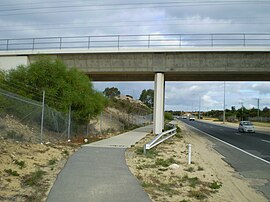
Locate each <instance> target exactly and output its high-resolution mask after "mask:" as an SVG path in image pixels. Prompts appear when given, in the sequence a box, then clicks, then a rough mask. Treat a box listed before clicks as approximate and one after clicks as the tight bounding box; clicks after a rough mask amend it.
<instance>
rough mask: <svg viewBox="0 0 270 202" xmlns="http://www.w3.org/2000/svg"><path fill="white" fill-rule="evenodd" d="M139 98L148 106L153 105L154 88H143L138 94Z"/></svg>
mask: <svg viewBox="0 0 270 202" xmlns="http://www.w3.org/2000/svg"><path fill="white" fill-rule="evenodd" d="M139 100H141V101H142V102H143V103H144V104H145V105H147V106H148V107H153V105H154V90H153V89H148V90H146V89H144V90H143V91H142V93H141V95H140V98H139Z"/></svg>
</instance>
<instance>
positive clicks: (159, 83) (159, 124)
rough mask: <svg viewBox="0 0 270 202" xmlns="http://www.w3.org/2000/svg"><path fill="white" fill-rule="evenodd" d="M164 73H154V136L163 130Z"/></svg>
mask: <svg viewBox="0 0 270 202" xmlns="http://www.w3.org/2000/svg"><path fill="white" fill-rule="evenodd" d="M164 90H165V80H164V73H155V89H154V118H153V122H154V129H153V133H154V134H159V133H161V132H162V130H163V129H164V94H165V93H164Z"/></svg>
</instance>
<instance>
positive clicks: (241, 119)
mask: <svg viewBox="0 0 270 202" xmlns="http://www.w3.org/2000/svg"><path fill="white" fill-rule="evenodd" d="M239 104H241V105H242V116H241V121H243V113H244V103H243V102H240V103H239Z"/></svg>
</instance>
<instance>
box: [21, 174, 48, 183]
mask: <svg viewBox="0 0 270 202" xmlns="http://www.w3.org/2000/svg"><path fill="white" fill-rule="evenodd" d="M45 174H46V172H45V171H43V170H37V171H35V172H32V173H30V174H28V175H25V176H23V178H22V184H23V185H28V186H39V185H40V183H41V180H42V179H43V177H44V175H45Z"/></svg>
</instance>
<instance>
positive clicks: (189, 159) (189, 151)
mask: <svg viewBox="0 0 270 202" xmlns="http://www.w3.org/2000/svg"><path fill="white" fill-rule="evenodd" d="M190 164H191V144H188V165H190Z"/></svg>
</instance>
